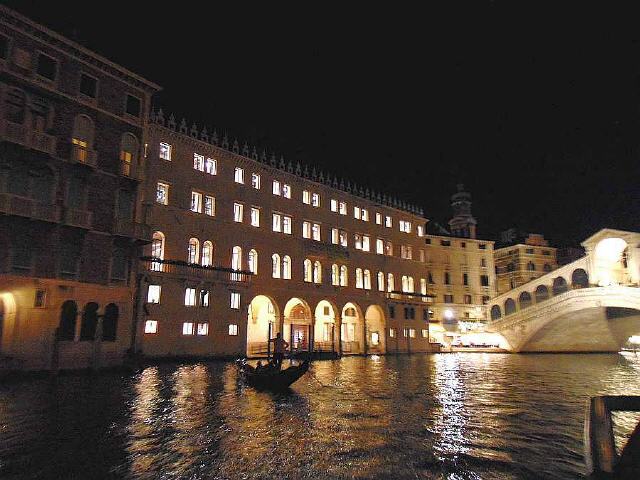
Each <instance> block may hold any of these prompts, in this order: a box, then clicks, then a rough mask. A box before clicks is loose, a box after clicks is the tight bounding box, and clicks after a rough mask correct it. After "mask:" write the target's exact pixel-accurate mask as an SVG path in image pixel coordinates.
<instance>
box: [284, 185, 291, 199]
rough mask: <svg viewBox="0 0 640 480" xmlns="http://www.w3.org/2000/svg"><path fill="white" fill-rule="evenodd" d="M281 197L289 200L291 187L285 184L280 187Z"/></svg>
mask: <svg viewBox="0 0 640 480" xmlns="http://www.w3.org/2000/svg"><path fill="white" fill-rule="evenodd" d="M282 196H283V197H284V198H291V185H288V184H286V183H285V184H284V185H282Z"/></svg>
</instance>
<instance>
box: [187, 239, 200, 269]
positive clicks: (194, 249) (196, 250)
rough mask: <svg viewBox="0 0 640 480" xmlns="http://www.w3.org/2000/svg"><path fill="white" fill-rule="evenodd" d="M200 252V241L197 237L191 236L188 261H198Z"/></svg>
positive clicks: (188, 246)
mask: <svg viewBox="0 0 640 480" xmlns="http://www.w3.org/2000/svg"><path fill="white" fill-rule="evenodd" d="M199 254H200V242H199V241H198V239H197V238H190V239H189V244H188V245H187V262H189V263H198V257H199Z"/></svg>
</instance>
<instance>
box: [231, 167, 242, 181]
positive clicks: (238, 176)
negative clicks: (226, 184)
mask: <svg viewBox="0 0 640 480" xmlns="http://www.w3.org/2000/svg"><path fill="white" fill-rule="evenodd" d="M233 179H234V181H235V182H236V183H244V168H241V167H236V169H235V171H234V175H233Z"/></svg>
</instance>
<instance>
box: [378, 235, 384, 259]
mask: <svg viewBox="0 0 640 480" xmlns="http://www.w3.org/2000/svg"><path fill="white" fill-rule="evenodd" d="M376 253H377V254H378V255H384V240H382V239H381V238H377V239H376Z"/></svg>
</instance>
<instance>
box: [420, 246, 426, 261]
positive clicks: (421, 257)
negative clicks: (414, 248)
mask: <svg viewBox="0 0 640 480" xmlns="http://www.w3.org/2000/svg"><path fill="white" fill-rule="evenodd" d="M419 255H420V261H421V262H423V263H424V261H425V256H424V250H422V249H420V250H419Z"/></svg>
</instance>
